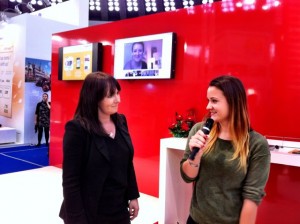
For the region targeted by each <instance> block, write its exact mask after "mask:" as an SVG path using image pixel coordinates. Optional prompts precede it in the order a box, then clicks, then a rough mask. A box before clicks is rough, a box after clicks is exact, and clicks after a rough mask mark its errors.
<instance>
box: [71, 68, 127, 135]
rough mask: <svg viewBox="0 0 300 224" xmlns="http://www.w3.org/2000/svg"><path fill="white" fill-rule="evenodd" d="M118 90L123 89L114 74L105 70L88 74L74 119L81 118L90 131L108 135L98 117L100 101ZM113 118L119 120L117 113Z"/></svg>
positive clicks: (115, 120) (81, 122) (83, 124)
mask: <svg viewBox="0 0 300 224" xmlns="http://www.w3.org/2000/svg"><path fill="white" fill-rule="evenodd" d="M116 90H118V91H121V86H120V84H119V83H118V81H117V80H116V79H115V78H114V77H113V76H112V75H109V74H106V73H104V72H93V73H90V74H89V75H87V77H86V78H85V80H84V81H83V84H82V87H81V91H80V96H79V101H78V104H77V108H76V111H75V114H74V119H76V120H79V122H80V124H81V125H82V126H83V128H84V129H86V130H87V131H88V132H89V133H94V134H99V135H106V132H105V131H104V129H103V127H102V125H101V123H100V121H99V119H98V103H99V102H100V101H102V100H103V99H104V97H106V96H107V95H113V94H114V93H115V91H116ZM112 119H113V121H114V122H118V120H117V114H114V115H112Z"/></svg>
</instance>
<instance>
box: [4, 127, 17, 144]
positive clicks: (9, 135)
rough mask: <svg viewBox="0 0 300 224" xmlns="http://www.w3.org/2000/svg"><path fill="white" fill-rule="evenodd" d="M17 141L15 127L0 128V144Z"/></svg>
mask: <svg viewBox="0 0 300 224" xmlns="http://www.w3.org/2000/svg"><path fill="white" fill-rule="evenodd" d="M16 141H17V131H16V129H15V128H9V127H1V128H0V144H5V143H15V142H16Z"/></svg>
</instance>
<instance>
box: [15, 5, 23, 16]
mask: <svg viewBox="0 0 300 224" xmlns="http://www.w3.org/2000/svg"><path fill="white" fill-rule="evenodd" d="M15 12H16V13H18V14H22V11H21V10H20V9H19V5H16V6H15Z"/></svg>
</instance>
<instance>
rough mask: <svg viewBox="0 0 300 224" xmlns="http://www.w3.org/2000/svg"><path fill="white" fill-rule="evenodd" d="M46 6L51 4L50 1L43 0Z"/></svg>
mask: <svg viewBox="0 0 300 224" xmlns="http://www.w3.org/2000/svg"><path fill="white" fill-rule="evenodd" d="M43 2H44V3H45V5H46V6H51V2H50V1H49V0H43Z"/></svg>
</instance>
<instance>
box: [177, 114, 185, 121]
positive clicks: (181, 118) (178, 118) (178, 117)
mask: <svg viewBox="0 0 300 224" xmlns="http://www.w3.org/2000/svg"><path fill="white" fill-rule="evenodd" d="M182 120H183V116H182V115H181V114H177V113H176V121H182Z"/></svg>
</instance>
